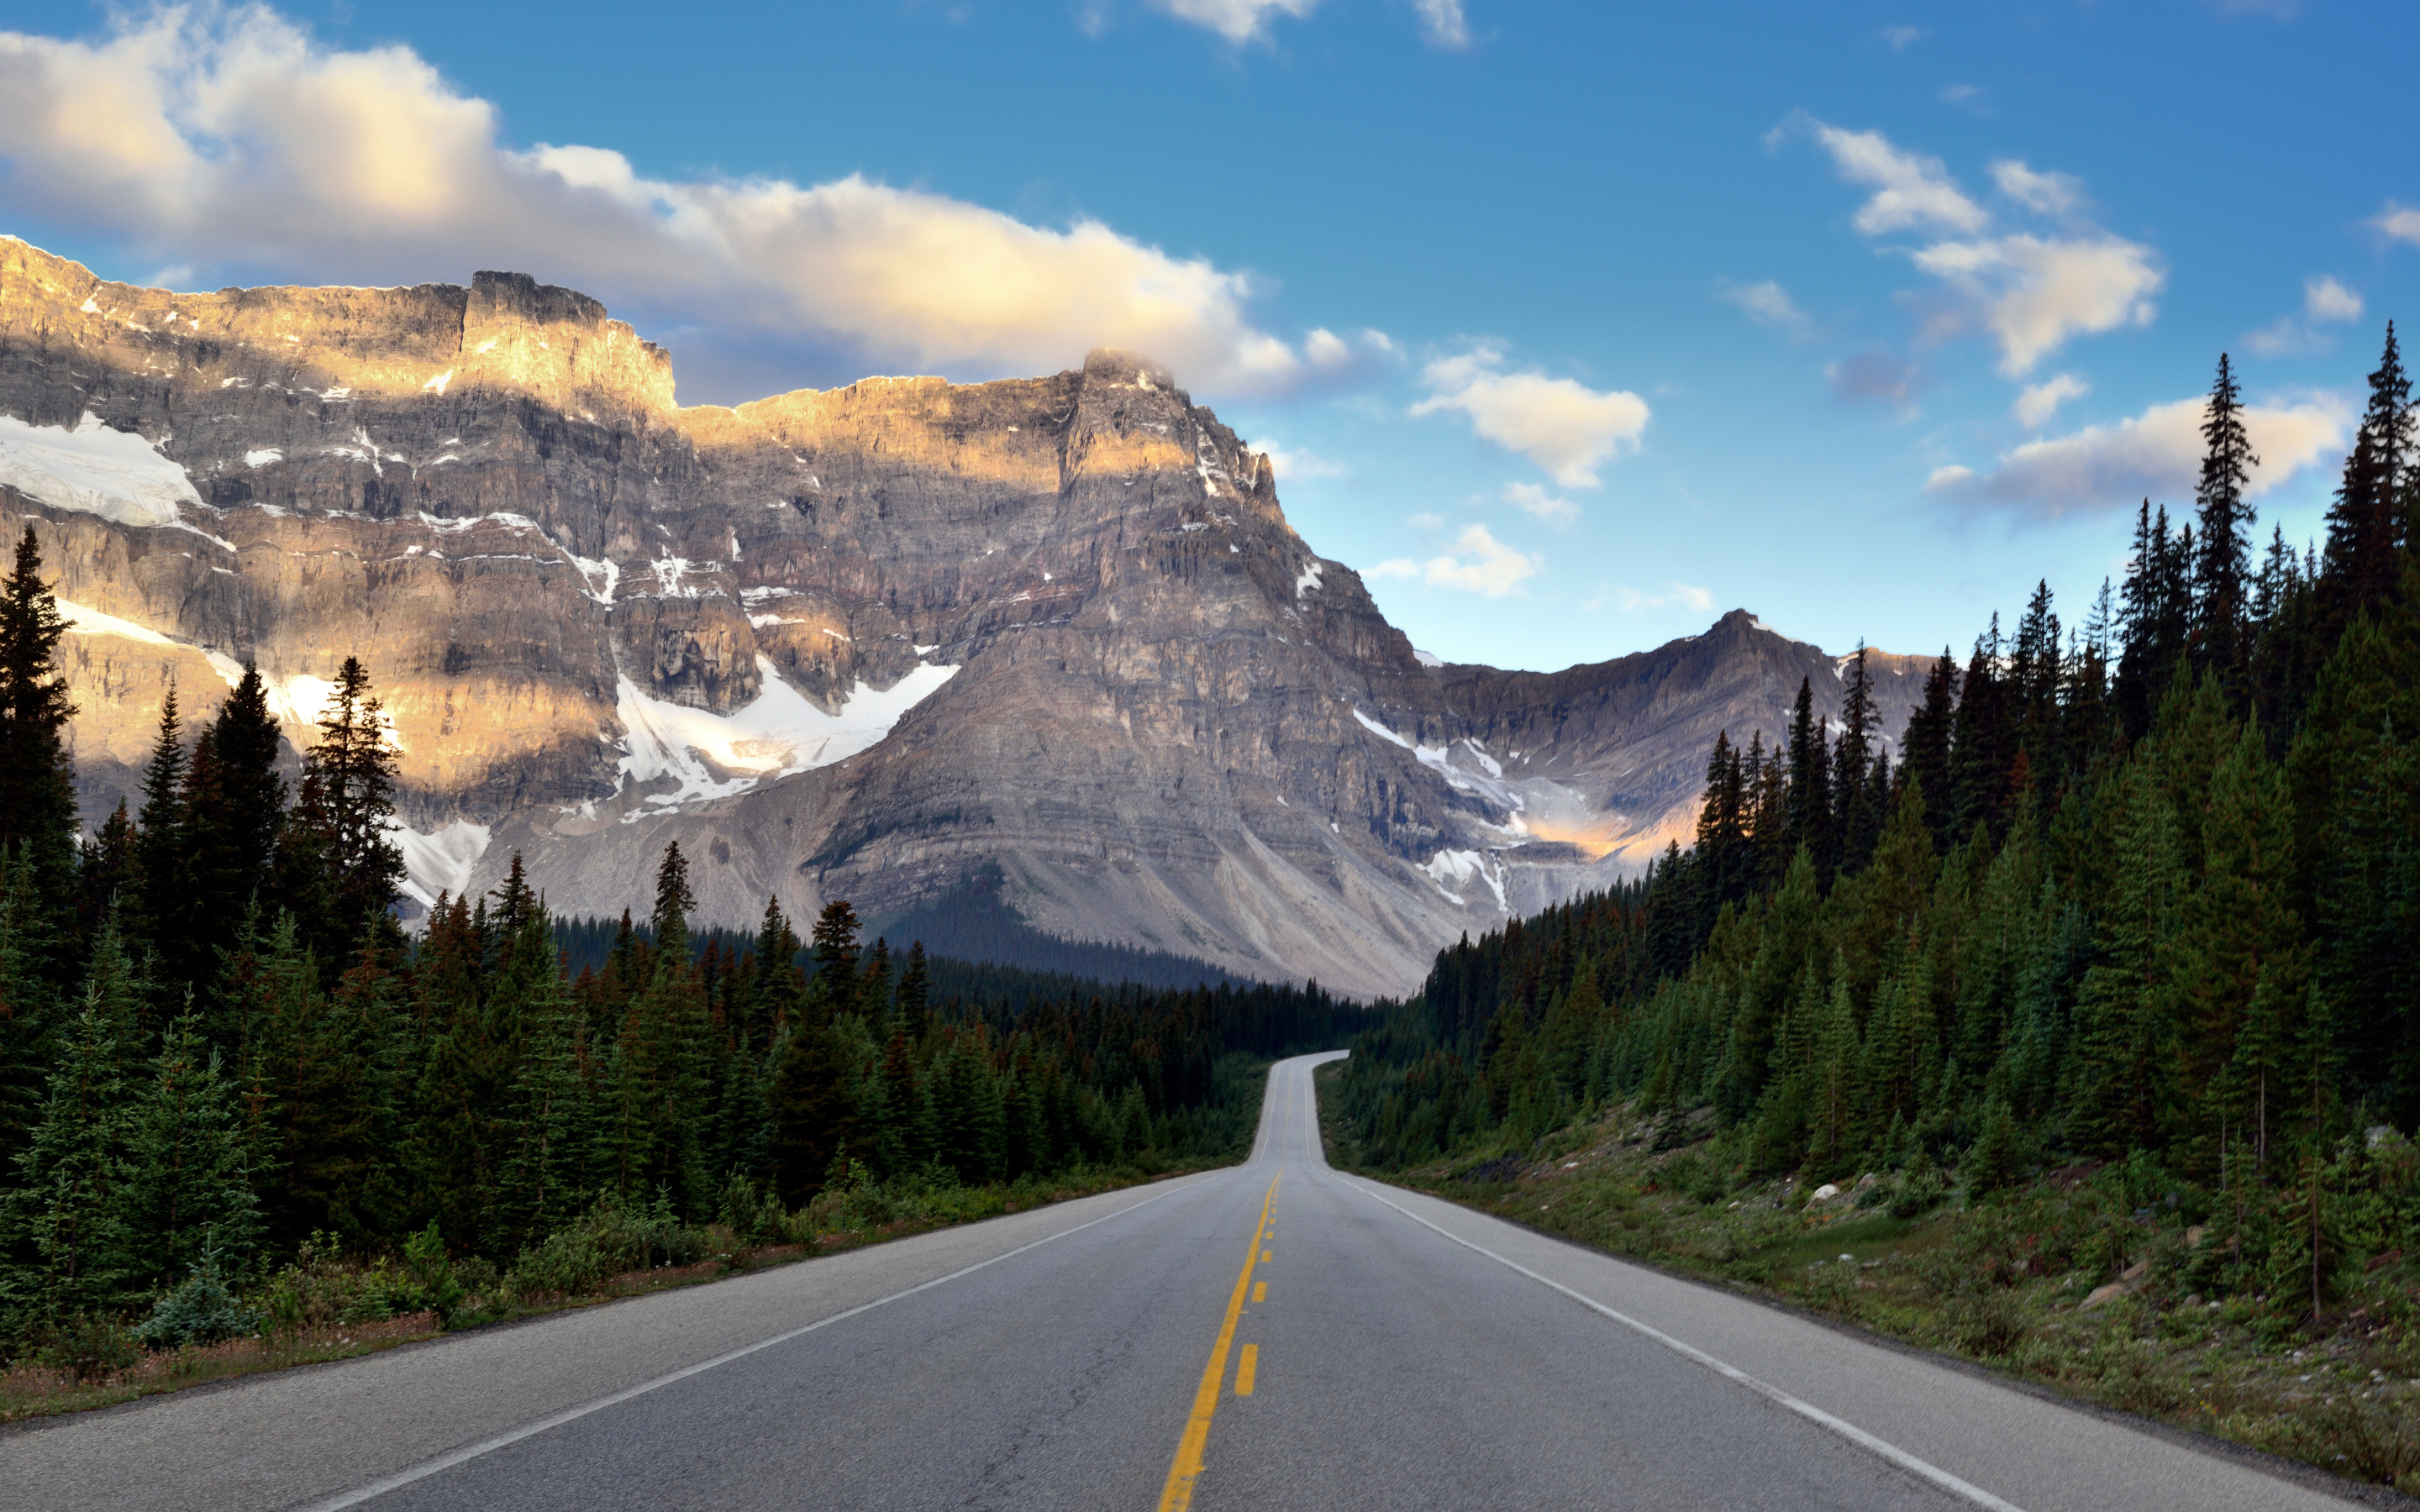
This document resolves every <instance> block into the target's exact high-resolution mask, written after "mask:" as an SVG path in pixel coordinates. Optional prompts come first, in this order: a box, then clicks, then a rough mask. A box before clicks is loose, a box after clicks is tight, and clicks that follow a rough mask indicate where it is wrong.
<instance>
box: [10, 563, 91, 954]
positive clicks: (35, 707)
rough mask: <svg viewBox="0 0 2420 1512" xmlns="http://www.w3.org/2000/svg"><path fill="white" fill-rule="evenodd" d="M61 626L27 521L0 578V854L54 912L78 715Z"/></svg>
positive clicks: (70, 858) (71, 848)
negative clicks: (17, 860)
mask: <svg viewBox="0 0 2420 1512" xmlns="http://www.w3.org/2000/svg"><path fill="white" fill-rule="evenodd" d="M67 629H68V626H67V621H66V620H65V619H64V618H63V617H61V615H60V614H59V607H58V603H57V601H56V600H55V599H54V597H53V596H52V594H51V590H50V586H49V585H48V584H47V583H45V582H43V581H42V550H41V542H40V539H39V537H38V536H36V535H35V533H34V527H33V525H32V523H31V522H30V521H29V522H27V524H26V526H25V533H24V534H23V536H22V537H20V538H19V540H18V542H17V560H16V564H15V566H14V567H13V568H12V569H11V570H10V571H9V574H8V578H7V579H6V580H4V581H0V854H7V853H9V852H12V851H13V852H15V853H16V854H18V855H20V856H23V858H24V860H25V863H26V865H27V866H29V867H30V868H31V869H32V872H33V876H34V882H35V885H36V887H38V888H39V891H40V896H41V898H42V899H43V901H44V903H45V905H46V906H47V907H48V908H49V909H51V910H52V911H53V912H54V913H55V912H59V911H62V910H64V909H65V907H66V905H67V903H68V900H69V897H70V886H71V882H72V877H73V872H74V866H75V836H76V828H77V821H76V801H75V773H74V769H73V767H72V766H71V765H70V762H69V758H68V753H67V744H66V741H65V740H64V739H63V734H64V732H65V731H66V729H67V724H68V721H69V720H70V718H73V717H74V716H75V712H76V711H75V705H74V704H72V703H70V702H68V682H67V678H66V677H64V676H63V675H61V671H60V667H59V659H58V649H59V641H60V640H62V639H64V638H65V637H66V635H67ZM46 965H51V966H53V967H55V964H53V963H46Z"/></svg>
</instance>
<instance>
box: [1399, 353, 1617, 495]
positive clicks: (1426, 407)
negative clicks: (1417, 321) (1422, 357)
mask: <svg viewBox="0 0 2420 1512" xmlns="http://www.w3.org/2000/svg"><path fill="white" fill-rule="evenodd" d="M1503 366H1504V354H1503V353H1502V352H1500V351H1498V350H1497V349H1496V348H1495V347H1478V348H1476V349H1474V350H1472V351H1468V352H1465V353H1463V354H1462V355H1461V356H1459V357H1445V358H1439V359H1438V360H1437V361H1435V362H1433V363H1429V364H1428V365H1427V366H1426V367H1424V368H1422V369H1421V370H1420V381H1421V382H1422V383H1424V384H1425V385H1427V387H1428V389H1429V391H1430V392H1429V397H1427V398H1425V399H1422V400H1421V401H1420V402H1419V403H1418V404H1416V405H1414V406H1412V413H1413V414H1415V415H1428V414H1435V413H1436V412H1437V411H1438V410H1441V409H1459V410H1461V411H1463V412H1464V413H1465V414H1466V415H1468V416H1469V417H1470V428H1471V429H1472V430H1474V431H1476V432H1478V433H1479V434H1480V435H1481V436H1482V437H1484V438H1486V439H1487V440H1491V441H1494V442H1495V443H1496V444H1497V445H1498V446H1501V447H1503V448H1505V449H1506V450H1507V451H1512V452H1518V453H1520V454H1521V455H1524V456H1526V457H1528V459H1529V460H1530V461H1532V462H1535V463H1537V464H1538V465H1539V466H1540V467H1542V468H1544V469H1545V470H1546V471H1547V473H1548V475H1550V476H1551V477H1553V479H1554V480H1555V481H1556V482H1557V483H1559V484H1561V485H1562V486H1564V487H1566V488H1593V487H1596V486H1598V482H1599V480H1598V478H1597V475H1596V469H1597V466H1598V464H1599V463H1602V462H1604V461H1605V460H1606V459H1607V458H1608V457H1611V456H1613V455H1615V454H1616V453H1618V452H1619V451H1621V449H1622V448H1623V447H1625V446H1627V447H1631V448H1634V449H1635V448H1636V447H1637V445H1638V438H1639V435H1640V433H1642V432H1643V431H1645V430H1646V429H1647V401H1646V400H1644V399H1642V398H1640V397H1639V396H1638V395H1637V394H1635V393H1629V392H1628V391H1626V390H1620V389H1617V390H1613V391H1611V392H1609V393H1601V392H1599V391H1597V390H1595V389H1591V388H1590V387H1588V386H1587V385H1586V384H1584V383H1580V382H1577V381H1576V380H1575V379H1572V378H1548V377H1547V376H1546V375H1545V374H1544V373H1539V372H1534V371H1532V372H1520V373H1507V372H1505V371H1503Z"/></svg>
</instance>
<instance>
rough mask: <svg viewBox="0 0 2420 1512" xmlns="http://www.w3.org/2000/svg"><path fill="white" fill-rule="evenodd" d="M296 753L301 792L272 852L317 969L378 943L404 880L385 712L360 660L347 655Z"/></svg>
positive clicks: (281, 884) (281, 888)
mask: <svg viewBox="0 0 2420 1512" xmlns="http://www.w3.org/2000/svg"><path fill="white" fill-rule="evenodd" d="M318 730H319V738H318V742H317V743H316V744H314V745H313V746H312V748H310V750H308V751H307V752H305V753H304V754H303V757H302V790H301V791H300V793H298V794H297V795H296V797H295V803H294V809H293V811H292V813H291V814H290V815H289V816H288V818H287V827H286V832H285V835H284V836H283V837H282V839H281V841H280V842H279V846H278V860H279V862H280V864H281V867H282V869H283V873H284V874H283V875H282V876H281V878H280V890H281V893H282V896H283V897H284V899H285V900H286V902H287V906H289V907H291V908H292V909H293V910H294V911H295V913H296V915H297V917H298V918H299V919H300V920H301V921H302V926H303V931H304V934H305V937H306V938H308V939H309V940H310V942H311V944H312V945H313V947H314V949H316V950H317V952H318V954H319V956H320V959H321V963H322V964H323V965H334V964H338V963H345V962H350V961H351V960H352V959H353V956H354V954H355V952H356V950H357V949H359V948H360V946H361V945H362V943H363V942H364V941H365V940H367V939H370V938H372V937H373V936H374V935H375V936H378V937H380V938H384V937H386V933H385V932H386V930H387V928H388V919H387V910H388V909H389V908H390V907H391V906H392V905H393V904H394V902H395V896H396V887H397V885H398V884H399V883H400V882H401V881H402V878H403V852H402V851H401V850H400V849H398V848H397V847H396V843H395V841H394V840H393V839H392V838H391V835H390V831H391V830H392V829H393V827H394V826H395V824H396V817H395V780H396V779H395V752H394V750H393V749H392V748H390V746H389V744H388V737H387V730H386V724H385V719H384V717H383V710H382V708H381V706H380V702H379V700H378V699H377V698H375V697H374V696H372V695H371V693H370V677H369V672H368V671H367V669H365V668H364V667H363V665H362V663H361V660H360V658H359V657H355V656H347V657H346V658H345V661H344V665H343V666H342V667H341V668H339V669H338V670H337V673H336V686H335V687H334V691H332V692H331V693H330V694H329V696H328V703H327V707H326V708H325V709H324V710H323V711H322V712H321V714H320V716H319V718H318Z"/></svg>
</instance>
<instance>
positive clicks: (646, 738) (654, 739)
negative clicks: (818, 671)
mask: <svg viewBox="0 0 2420 1512" xmlns="http://www.w3.org/2000/svg"><path fill="white" fill-rule="evenodd" d="M756 671H757V673H758V675H759V676H761V677H762V678H763V679H764V691H763V692H761V693H759V694H758V695H757V696H756V699H755V702H752V703H750V704H749V705H748V706H747V707H746V708H743V709H740V710H738V711H737V712H735V713H732V714H727V715H726V714H713V713H709V712H708V711H706V710H705V709H692V708H690V707H689V706H688V705H686V704H681V703H670V702H665V701H664V700H662V699H659V698H656V697H653V696H652V695H650V694H648V693H646V692H644V691H643V690H642V689H641V688H640V687H639V686H638V685H637V684H636V683H633V682H631V681H630V679H628V677H625V678H622V679H621V681H620V684H619V689H618V698H617V701H616V702H615V705H614V714H615V715H616V717H619V718H620V719H621V721H622V728H623V730H624V731H625V732H626V733H625V734H624V736H623V749H624V750H626V751H627V752H628V754H627V755H625V756H624V757H623V758H622V760H621V762H620V764H619V765H620V769H621V773H622V776H623V777H624V779H626V780H628V781H631V782H642V783H644V782H653V781H656V780H657V779H667V778H668V779H671V780H673V781H674V782H675V783H677V784H678V786H677V787H676V788H675V790H674V791H673V792H671V793H659V794H653V795H649V797H648V798H647V800H646V801H647V802H648V803H650V804H653V805H656V806H658V808H659V810H660V809H663V808H671V807H677V806H679V805H682V804H689V803H702V802H705V801H706V800H708V799H711V798H724V797H729V796H730V795H733V794H736V793H744V792H746V791H747V790H748V789H750V788H752V787H754V786H755V785H756V784H757V783H758V782H761V781H764V780H767V779H772V778H782V777H788V776H790V775H792V774H793V773H797V772H806V771H812V770H814V768H816V767H819V766H830V765H831V764H833V763H835V762H843V761H846V760H847V759H848V758H850V757H851V756H854V755H856V754H857V753H858V752H860V751H862V750H868V749H871V748H873V747H875V746H876V744H878V743H879V742H880V741H881V740H882V739H883V737H884V736H886V735H888V734H890V733H891V732H892V727H894V726H895V725H897V724H898V723H899V721H900V719H901V718H902V717H905V716H906V715H907V711H908V710H909V709H912V708H914V707H915V706H916V705H917V704H919V703H922V702H924V700H925V699H927V698H929V697H931V696H932V695H933V694H934V693H935V692H936V691H938V690H939V687H940V686H941V685H942V684H944V683H946V682H948V681H949V680H950V679H951V678H952V677H954V676H955V675H956V674H957V671H958V669H957V668H956V667H955V666H935V665H934V664H932V663H930V662H927V663H925V664H924V665H923V666H920V667H918V668H917V669H916V670H915V671H911V672H909V673H908V674H907V676H905V677H903V678H901V679H899V681H898V682H896V683H893V684H892V685H891V687H886V688H876V687H870V686H869V685H867V684H866V683H864V682H862V681H861V682H859V683H858V684H857V685H856V686H855V687H852V688H850V690H849V692H848V696H847V697H846V698H845V699H844V700H842V702H841V706H840V708H839V710H838V711H837V712H836V713H831V714H826V713H825V712H824V711H823V710H821V709H819V708H817V707H815V705H814V703H812V702H809V701H808V699H807V696H806V695H805V694H803V693H801V692H799V690H798V689H797V688H795V687H791V686H790V685H789V684H787V683H785V682H783V680H782V674H781V672H780V671H779V670H778V669H777V668H775V667H774V665H773V663H772V661H771V660H770V659H769V658H768V657H766V656H758V657H757V658H756ZM635 817H637V815H636V814H635V813H634V814H631V815H628V816H626V822H627V820H628V819H632V818H635Z"/></svg>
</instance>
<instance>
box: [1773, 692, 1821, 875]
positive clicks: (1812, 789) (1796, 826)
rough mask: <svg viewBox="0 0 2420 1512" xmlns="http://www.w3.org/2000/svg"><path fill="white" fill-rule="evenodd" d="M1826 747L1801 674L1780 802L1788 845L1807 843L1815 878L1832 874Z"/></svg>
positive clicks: (1819, 723) (1810, 696)
mask: <svg viewBox="0 0 2420 1512" xmlns="http://www.w3.org/2000/svg"><path fill="white" fill-rule="evenodd" d="M1830 747H1831V742H1830V741H1828V740H1826V739H1825V738H1824V733H1823V720H1821V719H1819V718H1817V717H1816V715H1815V692H1814V688H1813V687H1812V685H1811V684H1810V683H1809V682H1808V680H1807V679H1806V678H1804V677H1802V678H1800V679H1799V680H1798V701H1797V702H1796V703H1795V704H1793V705H1792V708H1791V713H1790V792H1789V795H1788V796H1787V798H1786V799H1785V800H1784V802H1785V807H1786V808H1787V809H1788V810H1789V814H1790V843H1791V848H1792V850H1795V849H1797V848H1798V847H1799V846H1801V845H1804V846H1805V847H1807V855H1808V856H1809V857H1810V858H1811V859H1812V860H1813V861H1814V863H1815V875H1816V877H1817V879H1818V881H1819V882H1828V881H1829V880H1830V878H1831V875H1832V760H1831V749H1830Z"/></svg>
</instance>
